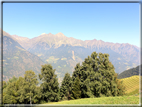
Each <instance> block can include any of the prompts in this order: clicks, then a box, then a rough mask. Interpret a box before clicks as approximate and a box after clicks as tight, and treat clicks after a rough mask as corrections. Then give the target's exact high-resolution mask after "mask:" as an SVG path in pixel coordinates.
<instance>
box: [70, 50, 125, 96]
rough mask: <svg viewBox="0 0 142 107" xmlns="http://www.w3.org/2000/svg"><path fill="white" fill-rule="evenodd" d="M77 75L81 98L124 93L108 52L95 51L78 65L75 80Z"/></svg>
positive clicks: (74, 75)
mask: <svg viewBox="0 0 142 107" xmlns="http://www.w3.org/2000/svg"><path fill="white" fill-rule="evenodd" d="M77 68H78V69H77ZM77 75H78V76H79V79H80V86H81V98H87V97H101V96H116V95H123V94H124V87H123V85H122V83H120V82H118V79H117V76H115V75H117V74H116V73H115V68H114V66H113V65H112V63H111V62H110V61H109V55H108V54H102V53H99V54H98V53H96V52H93V53H92V54H91V57H89V56H88V58H85V61H84V62H83V63H82V65H81V66H80V65H78V64H77V65H76V67H75V71H74V73H73V76H72V78H73V81H74V78H76V77H77ZM118 87H119V88H118Z"/></svg>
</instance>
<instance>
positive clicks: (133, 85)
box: [44, 76, 140, 104]
mask: <svg viewBox="0 0 142 107" xmlns="http://www.w3.org/2000/svg"><path fill="white" fill-rule="evenodd" d="M121 80H122V81H123V83H124V86H125V88H126V91H125V92H126V95H125V96H118V97H100V98H83V99H77V100H66V101H60V102H51V103H44V104H139V99H140V98H139V95H140V93H139V76H132V77H128V78H124V79H121Z"/></svg>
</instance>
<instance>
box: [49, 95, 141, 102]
mask: <svg viewBox="0 0 142 107" xmlns="http://www.w3.org/2000/svg"><path fill="white" fill-rule="evenodd" d="M46 104H139V97H137V96H119V97H100V98H84V99H77V100H69V101H60V102H52V103H46Z"/></svg>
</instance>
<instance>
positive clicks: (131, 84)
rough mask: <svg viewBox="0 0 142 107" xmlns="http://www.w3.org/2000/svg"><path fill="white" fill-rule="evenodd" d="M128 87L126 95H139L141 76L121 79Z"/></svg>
mask: <svg viewBox="0 0 142 107" xmlns="http://www.w3.org/2000/svg"><path fill="white" fill-rule="evenodd" d="M121 80H122V81H123V84H124V86H125V87H126V94H130V93H134V92H135V93H139V76H131V77H128V78H124V79H121ZM135 93H134V94H135Z"/></svg>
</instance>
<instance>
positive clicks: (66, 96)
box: [60, 73, 72, 100]
mask: <svg viewBox="0 0 142 107" xmlns="http://www.w3.org/2000/svg"><path fill="white" fill-rule="evenodd" d="M71 85H72V78H71V77H70V74H69V73H66V74H65V76H64V79H63V81H62V84H61V87H60V97H61V100H70V99H71Z"/></svg>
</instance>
